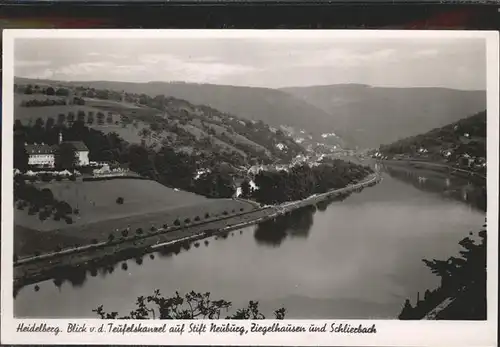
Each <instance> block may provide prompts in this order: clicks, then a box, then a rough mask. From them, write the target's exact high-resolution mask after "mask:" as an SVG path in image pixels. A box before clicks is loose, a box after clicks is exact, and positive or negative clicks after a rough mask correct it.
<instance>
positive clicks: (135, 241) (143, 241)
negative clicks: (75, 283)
mask: <svg viewBox="0 0 500 347" xmlns="http://www.w3.org/2000/svg"><path fill="white" fill-rule="evenodd" d="M379 180H380V176H379V175H378V174H372V175H370V176H368V177H367V178H366V179H365V180H363V181H362V182H359V183H357V184H352V185H349V186H347V187H344V188H341V189H337V190H332V191H329V192H326V193H323V194H318V195H313V196H311V197H308V198H306V199H304V200H300V201H294V202H287V203H284V204H281V205H278V206H265V207H262V208H259V209H257V210H254V211H250V212H246V213H241V214H239V215H237V216H228V217H225V218H220V219H218V220H215V221H209V222H200V223H198V224H192V225H191V226H189V227H181V228H167V229H166V230H163V229H162V228H160V229H157V230H154V231H145V233H144V235H133V236H130V237H128V238H124V239H121V240H117V241H114V242H106V243H100V244H94V245H87V246H83V247H79V248H77V249H72V250H67V251H64V252H59V253H50V254H44V255H42V256H38V257H31V258H25V259H22V260H21V261H18V262H17V263H16V264H15V265H14V286H15V288H20V287H23V286H25V285H27V284H32V283H36V282H40V281H43V280H46V279H50V278H57V277H58V276H61V275H66V274H67V273H68V272H71V271H75V268H76V269H78V268H81V269H83V268H86V267H97V266H102V265H105V264H107V263H110V262H113V261H114V262H118V261H121V260H124V259H130V258H134V257H138V256H142V255H144V254H146V253H149V252H152V251H153V250H158V249H162V248H171V249H173V251H175V248H180V247H183V246H186V244H187V243H191V242H194V241H196V240H199V239H203V238H206V237H209V236H212V235H215V234H225V233H228V232H230V231H231V230H235V229H239V228H243V227H246V226H249V225H253V224H257V223H261V222H264V221H266V220H269V219H273V218H275V217H277V216H279V215H281V214H285V213H288V212H291V211H292V210H295V209H299V208H302V207H305V206H308V205H314V204H317V203H318V202H321V201H324V200H326V199H328V198H331V197H334V196H336V195H341V194H344V193H348V192H352V191H356V190H359V189H362V188H364V187H366V186H372V185H374V184H376V183H377V182H378V181H379Z"/></svg>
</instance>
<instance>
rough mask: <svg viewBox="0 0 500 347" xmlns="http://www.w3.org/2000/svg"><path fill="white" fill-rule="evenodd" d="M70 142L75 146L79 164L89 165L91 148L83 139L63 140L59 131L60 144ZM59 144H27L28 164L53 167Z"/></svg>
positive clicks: (77, 163)
mask: <svg viewBox="0 0 500 347" xmlns="http://www.w3.org/2000/svg"><path fill="white" fill-rule="evenodd" d="M63 143H64V144H70V145H72V146H73V148H75V156H76V157H77V162H76V165H77V166H88V165H89V164H90V161H89V149H88V148H87V146H85V144H84V143H83V142H82V141H63V137H62V134H61V133H59V145H60V144H63ZM59 145H53V146H49V145H47V144H44V143H42V144H37V143H35V144H33V145H29V144H25V148H26V152H27V153H28V165H30V166H36V167H46V168H53V167H54V166H55V154H56V152H57V150H58V148H59Z"/></svg>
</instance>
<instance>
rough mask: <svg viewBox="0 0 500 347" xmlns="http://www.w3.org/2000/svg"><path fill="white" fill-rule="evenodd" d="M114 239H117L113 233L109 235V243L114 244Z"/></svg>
mask: <svg viewBox="0 0 500 347" xmlns="http://www.w3.org/2000/svg"><path fill="white" fill-rule="evenodd" d="M114 239H115V235H113V234H112V233H111V234H109V236H108V241H109V242H113V240H114Z"/></svg>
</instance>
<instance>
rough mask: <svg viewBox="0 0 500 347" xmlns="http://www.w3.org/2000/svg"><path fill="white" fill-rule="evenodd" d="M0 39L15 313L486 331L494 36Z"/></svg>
mask: <svg viewBox="0 0 500 347" xmlns="http://www.w3.org/2000/svg"><path fill="white" fill-rule="evenodd" d="M9 32H10V34H11V36H12V37H11V38H10V39H9V42H11V44H12V48H13V52H12V53H11V54H10V58H9V57H7V58H4V70H3V73H4V76H3V78H4V81H3V86H4V89H3V93H4V95H3V103H4V105H3V106H4V111H3V119H2V127H3V129H2V130H3V134H4V135H3V139H4V140H3V141H4V146H3V165H4V166H3V172H4V175H3V180H8V182H7V183H4V182H2V187H3V188H2V211H3V213H2V273H3V274H2V307H5V305H7V306H8V307H9V310H8V311H6V312H10V313H11V314H12V317H11V318H10V319H14V321H15V322H22V321H25V320H27V321H29V320H37V321H39V320H53V319H57V320H62V321H64V320H75V321H76V322H78V321H80V320H81V321H82V322H84V321H85V320H92V321H97V320H105V321H106V322H117V321H116V320H120V319H129V320H141V321H144V320H156V321H158V320H179V322H178V324H182V322H183V321H186V320H200V322H201V321H204V322H206V329H208V330H206V331H205V330H203V329H205V328H203V326H204V324H201V325H199V326H190V325H189V324H188V325H187V326H186V327H185V329H186V331H184V335H181V336H182V337H186V336H185V335H187V333H188V332H189V330H190V329H194V330H192V331H191V332H193V333H197V334H198V335H199V336H198V338H203V335H202V333H203V332H213V331H210V322H211V321H214V320H226V319H230V320H231V321H230V322H231V325H229V324H228V325H227V326H224V329H229V331H230V332H231V333H233V335H234V336H239V335H244V334H246V333H248V331H245V330H244V329H245V328H241V330H240V328H239V326H238V325H237V324H238V323H237V321H235V320H252V321H254V322H255V320H259V321H262V322H265V321H266V320H272V321H273V322H277V323H273V324H277V325H272V326H271V325H269V328H263V329H268V330H267V335H266V334H265V333H264V334H260V335H263V336H260V338H266V337H270V338H271V336H270V335H272V333H274V332H280V331H283V332H285V333H286V332H287V330H280V329H285V328H284V327H286V326H287V322H294V324H295V323H297V324H300V322H301V321H304V322H305V321H307V322H312V321H314V320H318V324H316V327H312V328H310V327H308V330H307V331H308V334H314V333H315V332H316V330H317V332H318V333H320V332H322V329H323V331H324V329H325V327H326V333H328V332H333V331H334V330H335V324H336V326H337V330H336V331H335V332H336V333H338V332H351V333H359V334H362V335H363V336H364V337H363V338H365V339H367V338H369V337H367V336H368V335H370V334H373V333H375V330H376V329H378V330H381V329H382V328H380V327H377V328H376V327H375V326H376V325H377V324H378V322H380V323H381V324H382V323H384V322H385V323H386V324H392V323H394V324H410V323H409V322H407V321H414V322H413V323H412V324H414V323H415V321H436V322H435V324H436V326H438V324H440V322H441V321H446V322H448V323H450V324H451V323H453V322H456V323H457V324H458V322H457V321H469V323H470V324H471V326H472V324H482V323H484V326H483V328H484V329H485V330H483V332H490V333H494V332H495V330H494V329H495V328H494V327H496V319H497V312H496V306H497V301H496V300H497V299H496V296H497V262H498V253H497V242H498V241H497V240H498V239H497V238H498V235H497V233H498V35H490V36H488V35H489V34H491V33H487V32H483V33H480V32H471V33H469V34H465V33H462V34H461V35H459V34H457V33H455V34H450V33H446V32H444V33H442V34H439V33H435V35H432V34H433V33H432V32H426V33H421V35H420V34H419V33H418V32H415V33H412V34H411V35H410V33H404V34H403V33H400V34H398V32H396V31H387V32H386V34H385V35H384V34H380V35H379V36H377V35H376V32H374V31H373V32H371V33H370V34H368V33H367V32H360V31H358V32H357V33H352V32H349V35H347V34H346V32H343V31H337V32H332V31H330V32H329V31H316V33H314V32H310V31H309V32H308V31H296V32H293V31H281V32H277V31H268V32H267V35H264V34H263V33H262V31H261V33H256V31H246V33H245V32H244V31H237V30H228V31H215V30H214V31H201V30H200V31H196V30H190V31H183V30H174V31H172V30H170V31H167V30H165V31H157V32H156V33H151V32H148V31H140V30H133V31H130V32H127V31H126V30H122V31H114V30H102V31H99V30H71V31H64V30H60V31H57V30H39V31H38V30H29V31H27V32H28V33H26V32H23V31H22V30H11V31H7V33H8V34H9ZM141 32H142V35H141ZM183 32H184V33H183ZM6 37H7V38H8V37H9V35H7V36H6ZM5 40H6V38H5V37H4V41H5ZM491 42H493V43H494V45H489V44H488V43H491ZM4 43H5V42H4ZM492 50H493V51H492ZM495 50H496V51H495ZM4 52H5V49H4ZM491 57H492V58H491ZM9 63H10V64H11V66H7V65H6V64H9ZM495 64H497V65H496V66H494V65H495ZM492 65H493V67H491V66H492ZM495 74H496V75H495ZM492 81H493V82H492ZM6 157H9V158H8V159H6ZM11 175H12V176H11ZM6 194H8V195H6ZM7 205H8V206H7ZM487 234H488V238H489V242H487ZM490 243H491V244H490ZM6 258H8V259H6ZM487 274H488V275H487ZM4 288H6V289H5V290H7V293H8V295H7V294H5V293H4ZM10 290H12V292H11V291H10ZM6 296H8V298H7V299H8V300H9V303H8V304H7V303H6V300H7V299H6ZM9 305H10V306H9ZM3 311H4V310H3V309H2V315H4V312H3ZM10 313H9V314H10ZM2 319H4V317H3V318H2ZM207 320H209V322H207ZM450 321H452V322H450ZM470 321H475V322H470ZM233 322H234V324H233ZM326 322H328V324H327V323H326ZM333 322H335V323H333ZM361 322H362V323H361ZM387 322H389V323H387ZM391 322H392V323H391ZM29 324H31V323H24V326H22V327H21V328H19V325H18V323H15V324H14V323H12V329H13V332H12V334H14V333H16V332H18V333H19V332H20V331H21V332H22V331H23V329H28V326H29ZM106 324H107V323H106ZM116 324H118V323H116ZM142 324H146V323H142ZM259 324H260V323H259ZM422 324H424V323H422ZM426 324H428V323H426ZM339 325H340V327H339ZM431 325H432V324H431ZM388 326H389V327H390V326H391V325H388ZM395 326H396V325H395ZM398 326H399V325H398ZM408 326H409V325H408ZM412 326H415V325H412ZM241 327H243V325H242V326H241ZM463 327H464V328H463V329H464V330H467V326H466V325H465V326H463ZM476 327H479V328H480V326H478V325H476ZM183 328H184V326H183ZM479 328H478V329H479ZM16 329H17V330H16ZM43 329H44V328H42V330H43ZM74 329H75V331H77V330H78V329H80V327H79V326H78V324H77V325H75V326H74ZM81 329H82V330H81V332H84V331H85V328H84V327H82V328H81ZM196 329H199V331H198V330H196ZM221 329H222V328H221ZM231 329H233V330H234V331H231ZM311 329H312V330H311ZM342 329H344V330H342ZM353 329H354V330H353ZM330 330H331V331H330ZM386 330H387V329H386ZM456 330H458V329H456ZM26 331H28V330H26ZM36 331H40V330H36ZM252 331H253V330H252ZM252 331H251V332H252ZM451 331H453V330H451ZM215 332H217V331H215ZM64 333H66V331H64V332H61V334H64ZM385 333H386V334H389V336H390V334H396V332H395V331H392V332H388V331H386V332H385ZM459 333H460V331H456V334H459ZM306 334H307V333H306V332H304V334H303V335H300V334H299V335H296V336H302V338H305V335H306ZM438 334H439V333H438V332H435V333H434V335H435V336H434V338H435V343H436V344H437V343H438V342H443V341H447V340H445V339H444V337H443V338H440V337H439V335H438ZM26 335H27V334H25V335H23V336H22V337H23V338H27V336H26ZM101 335H103V334H101ZM117 335H120V334H117ZM495 335H496V333H495ZM200 336H201V337H200ZM248 336H250V335H248ZM272 336H275V335H272ZM289 336H292V335H289ZM294 336H295V335H294ZM468 336H469V337H470V336H474V335H473V334H472V335H471V334H469V335H468ZM70 337H71V336H68V338H70ZM101 337H102V336H101ZM119 337H120V338H124V339H125V338H127V335H120V336H119ZM135 337H137V336H135ZM135 337H132V338H135ZM72 338H74V339H76V338H77V337H75V336H72ZM97 338H98V337H96V339H97ZM109 338H112V336H109ZM128 338H129V339H130V338H131V337H130V336H129V337H128ZM178 338H181V337H178ZM186 338H187V337H186ZM242 338H243V337H242ZM248 338H250V337H248ZM289 338H291V337H289ZM318 338H319V337H318ZM332 338H333V337H331V336H330V337H329V335H328V334H326V335H324V336H323V337H321V339H325V341H331V339H332ZM483 338H490V339H491V338H492V336H486V335H484V336H483ZM455 339H458V338H457V337H456V336H455ZM208 340H209V339H208ZM208 340H207V341H205V343H209V341H208ZM54 341H56V340H54ZM61 341H62V340H61ZM66 341H70V340H66ZM76 341H78V340H76ZM160 341H161V340H160ZM179 341H180V340H179ZM200 341H201V340H200ZM242 341H244V340H240V342H238V343H242ZM248 341H250V340H247V342H248ZM261 341H264V340H261ZM290 341H293V340H290ZM365 341H368V340H365ZM401 341H403V340H401ZM407 341H408V343H409V341H410V340H409V337H407ZM457 341H460V339H458V340H457ZM473 341H474V340H473ZM473 341H469V340H464V343H465V342H473ZM478 341H483V342H484V341H491V340H488V339H486V340H480V339H479V340H478ZM302 343H306V344H307V342H302ZM317 343H318V344H324V343H326V342H321V343H320V342H317ZM348 343H349V342H348ZM375 344H376V343H375ZM375 344H372V345H375ZM469 345H472V344H469Z"/></svg>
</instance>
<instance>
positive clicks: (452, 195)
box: [14, 168, 485, 319]
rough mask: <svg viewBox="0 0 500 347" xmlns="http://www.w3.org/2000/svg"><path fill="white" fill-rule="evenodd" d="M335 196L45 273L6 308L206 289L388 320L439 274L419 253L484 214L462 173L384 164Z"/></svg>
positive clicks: (73, 305)
mask: <svg viewBox="0 0 500 347" xmlns="http://www.w3.org/2000/svg"><path fill="white" fill-rule="evenodd" d="M339 200H342V201H335V202H332V203H330V204H325V203H323V204H320V205H319V206H317V208H306V209H303V210H300V211H296V212H295V213H293V214H292V215H291V216H288V217H284V218H281V219H278V220H277V221H275V222H267V223H264V224H261V225H259V226H254V227H248V228H244V229H242V230H236V231H233V232H231V233H229V234H227V235H225V236H217V237H211V238H209V239H207V240H202V241H199V242H198V244H197V245H195V244H193V245H191V246H190V247H188V246H185V247H184V248H179V249H177V250H175V252H172V251H169V252H157V253H154V254H152V255H146V256H144V257H143V258H141V259H131V260H129V261H127V262H126V266H124V265H123V264H122V263H120V264H117V265H114V266H110V267H108V268H105V269H95V270H92V271H88V272H86V273H85V272H84V271H83V272H80V273H74V274H73V276H72V277H73V278H72V279H71V281H69V280H65V281H61V280H59V281H52V280H51V281H44V282H41V283H39V284H38V286H39V290H38V291H35V290H34V287H35V286H34V285H30V286H26V287H24V288H22V289H21V290H20V291H19V292H18V293H17V296H16V299H15V302H14V310H15V314H16V316H17V317H47V318H48V317H51V318H65V317H82V318H83V317H89V318H97V317H96V316H95V314H94V313H93V312H92V309H93V308H95V307H97V306H98V305H100V304H104V308H105V309H106V310H108V311H119V312H120V313H123V314H126V313H127V312H129V311H130V310H131V309H133V308H134V304H135V301H136V298H137V296H140V295H149V294H151V293H152V292H153V290H155V289H159V290H160V291H161V293H162V294H164V295H170V294H173V293H174V292H175V291H179V292H180V293H185V292H188V291H191V290H195V291H200V292H211V293H212V297H213V299H222V298H223V299H226V300H229V301H232V302H233V304H234V305H235V306H238V307H239V306H244V305H246V303H247V302H248V300H258V301H259V303H260V307H261V308H262V309H263V311H264V313H266V314H269V313H270V312H272V310H273V309H277V308H279V307H281V306H284V307H286V308H287V318H298V319H299V318H309V319H315V318H318V319H319V318H332V319H334V318H346V319H348V318H352V319H355V318H366V319H367V318H386V319H388V318H396V316H397V315H398V314H399V312H400V310H401V307H402V304H403V302H404V300H405V299H406V298H412V300H413V301H414V300H415V298H416V296H417V292H420V293H421V294H422V293H423V292H424V291H425V290H426V289H428V288H430V289H432V288H434V287H435V286H437V284H438V278H437V277H435V276H434V275H432V274H431V273H430V271H428V269H427V268H426V267H425V265H424V263H423V262H422V261H421V259H422V258H437V259H446V258H448V257H449V256H450V255H454V254H456V252H457V251H458V250H459V246H458V241H459V240H461V239H462V238H463V237H464V236H466V235H467V234H468V232H469V231H471V230H472V231H477V230H478V229H479V228H480V226H481V225H482V224H483V222H484V217H485V212H484V205H485V203H484V201H485V198H484V191H483V190H482V189H481V188H478V187H477V185H474V184H472V183H471V182H468V181H467V180H465V179H462V178H451V177H446V176H442V175H440V174H436V173H429V172H425V171H416V170H406V169H403V168H386V169H385V170H384V173H383V180H382V182H381V183H380V184H378V185H376V186H374V187H371V188H366V189H364V190H362V191H361V192H359V193H353V194H352V195H351V196H349V197H347V198H345V199H339Z"/></svg>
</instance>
